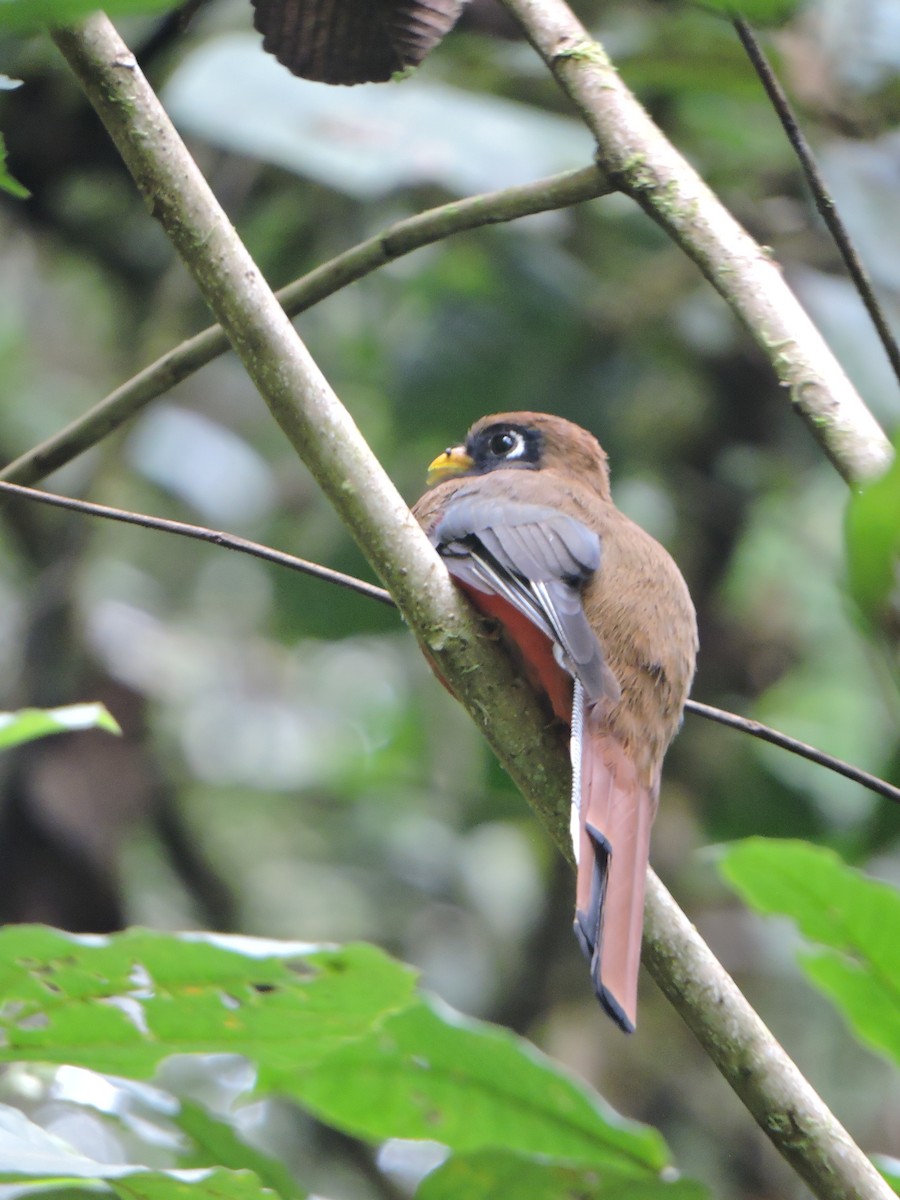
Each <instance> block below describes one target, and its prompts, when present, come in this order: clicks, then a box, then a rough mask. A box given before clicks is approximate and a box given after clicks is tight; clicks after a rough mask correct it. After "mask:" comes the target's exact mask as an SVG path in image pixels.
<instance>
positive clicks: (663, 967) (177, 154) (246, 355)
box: [54, 15, 892, 1200]
mask: <svg viewBox="0 0 900 1200" xmlns="http://www.w3.org/2000/svg"><path fill="white" fill-rule="evenodd" d="M54 38H55V41H56V43H57V45H58V47H59V48H60V50H61V52H62V53H63V55H64V56H65V58H66V59H67V61H68V62H69V64H70V66H71V68H72V70H73V71H74V72H75V74H76V75H77V76H78V78H79V80H80V81H81V83H82V86H83V87H84V89H85V92H86V93H87V95H88V97H89V99H90V101H91V103H92V104H93V105H94V107H95V109H96V110H97V112H98V113H99V115H100V116H101V118H102V119H103V121H104V123H105V124H106V127H107V129H108V130H109V132H110V134H111V136H112V138H113V140H114V142H115V143H116V145H117V147H118V149H119V152H120V153H121V155H122V157H123V159H124V160H125V162H126V164H127V165H128V167H129V169H130V170H131V172H132V174H133V175H134V178H135V180H136V182H137V184H138V186H139V188H140V190H141V192H142V193H143V195H144V196H145V198H146V199H147V201H148V204H149V206H150V208H151V211H152V212H153V214H154V216H156V217H157V219H158V220H159V221H160V222H161V224H162V225H163V227H164V229H165V230H166V232H167V234H168V235H169V237H170V238H171V240H172V241H173V243H174V244H175V246H176V248H177V250H178V251H179V253H180V254H181V256H182V257H183V259H184V261H185V263H186V265H187V266H188V269H189V270H190V271H191V273H192V275H193V277H194V279H195V281H196V282H197V285H198V287H199V288H200V290H201V292H202V293H203V295H204V297H205V299H206V301H207V303H208V304H209V305H210V307H211V308H212V309H213V311H214V313H215V315H216V316H217V318H218V319H219V320H220V322H221V324H222V326H223V328H224V329H225V331H226V333H227V334H228V337H229V340H230V341H231V343H232V345H233V346H234V348H235V350H236V351H237V353H238V354H239V356H240V357H241V360H242V361H243V363H244V365H245V367H246V369H247V371H248V373H249V374H250V376H251V378H252V379H253V382H254V383H255V384H256V387H257V389H258V390H259V392H260V394H261V395H262V396H263V398H264V399H265V401H266V403H267V404H268V405H269V408H270V410H271V411H272V414H273V416H274V417H275V419H276V420H277V421H278V422H279V424H280V426H281V427H282V429H283V430H284V432H285V433H286V435H287V436H288V437H289V439H290V440H291V442H292V444H293V445H294V446H295V447H296V449H297V451H298V453H299V454H300V455H301V457H302V458H303V459H304V461H305V462H306V464H307V466H308V467H309V468H310V470H311V471H312V473H313V475H314V476H315V477H316V479H317V480H318V481H319V483H320V485H321V486H322V488H323V490H324V491H325V492H326V494H327V495H328V497H329V498H330V500H331V501H332V503H333V504H334V505H335V508H336V509H337V510H338V512H339V513H340V514H341V516H342V517H343V519H344V520H345V522H346V523H347V525H348V527H349V528H350V529H351V531H352V532H353V534H354V536H355V537H356V538H357V540H358V541H359V543H360V545H361V546H362V547H363V549H364V550H365V552H366V554H367V555H368V557H369V559H370V561H371V562H372V565H373V566H374V567H375V569H376V571H377V572H378V573H379V575H381V577H382V579H383V580H384V582H385V583H386V584H387V586H388V588H389V590H390V591H391V592H392V594H393V595H394V597H395V599H396V601H397V603H398V606H399V607H400V609H401V611H402V613H403V615H404V617H405V618H406V619H407V621H408V622H409V624H410V625H411V626H412V628H413V630H414V632H415V633H416V635H417V636H418V637H419V639H420V641H421V642H422V644H423V645H424V646H425V648H426V650H427V651H428V652H429V653H430V654H431V655H432V657H433V659H434V660H435V661H436V662H438V663H439V665H440V668H441V671H442V672H443V673H444V675H445V676H446V678H447V679H448V681H449V682H450V683H451V684H452V685H453V687H454V690H455V691H456V692H457V694H458V695H459V698H460V699H461V700H462V701H463V703H464V704H465V706H466V708H467V709H468V711H469V712H470V713H471V714H472V716H473V717H474V719H475V720H476V722H477V724H478V725H479V726H480V727H481V728H482V730H483V731H484V732H485V734H486V736H487V737H488V740H489V741H490V742H491V745H492V746H493V747H494V749H495V750H496V751H497V753H498V756H499V757H500V760H501V762H502V763H503V765H504V766H505V767H506V769H507V770H508V771H509V773H510V774H511V775H512V777H513V779H514V780H515V782H516V783H517V785H518V786H519V787H520V789H521V790H522V792H523V794H524V795H525V796H526V797H527V798H528V799H529V800H530V801H531V802H532V803H533V804H534V806H535V808H536V810H537V811H538V812H539V814H540V815H541V818H542V820H543V821H544V823H545V824H546V825H547V827H548V829H549V830H550V832H551V834H552V835H553V836H554V838H555V839H556V841H557V843H558V844H559V845H560V846H566V845H567V819H566V815H565V810H566V804H567V797H566V790H567V789H566V780H567V776H568V761H567V755H566V751H565V748H564V746H563V743H562V741H561V739H560V737H559V736H558V734H557V733H556V732H555V731H554V730H552V729H547V728H546V727H545V726H544V725H543V721H542V718H541V715H540V713H539V711H538V709H537V705H536V702H535V699H534V696H533V695H532V693H531V692H530V691H529V690H528V689H527V688H525V687H523V686H522V684H521V682H520V681H519V680H517V679H516V677H515V673H514V671H513V670H512V667H511V664H510V662H509V661H508V660H507V659H506V658H505V656H504V655H503V654H502V653H501V652H500V650H499V647H498V646H496V645H494V644H493V643H492V642H491V641H490V640H489V639H486V638H485V637H484V636H483V633H482V631H481V630H480V628H479V626H478V625H477V624H476V622H475V621H474V619H473V617H472V614H471V613H470V612H469V611H468V610H467V608H466V606H465V604H464V603H463V602H462V601H461V599H460V597H459V596H458V594H457V593H456V592H455V590H454V588H453V585H452V584H451V583H450V581H449V577H448V575H447V573H446V571H445V569H444V567H443V565H442V564H441V563H440V561H439V559H438V558H437V556H436V554H435V553H434V552H433V550H432V548H431V546H430V545H429V543H428V541H427V539H426V538H425V537H424V535H423V534H422V533H421V531H420V530H419V528H418V526H417V525H416V523H415V521H414V520H413V518H412V517H411V515H410V513H409V511H408V509H407V508H406V506H405V505H404V504H403V502H402V500H401V499H400V497H399V496H398V495H397V493H396V491H395V490H394V489H393V487H392V485H391V483H390V480H389V479H388V478H387V476H386V475H385V474H384V472H383V470H382V468H381V466H380V464H379V463H378V461H377V460H376V459H375V458H374V457H373V456H372V455H371V453H370V452H369V451H368V448H367V447H366V445H365V443H364V442H363V440H362V438H361V436H360V434H359V431H358V430H357V429H356V426H355V425H354V424H353V422H352V420H351V419H350V417H349V415H348V414H347V413H346V412H345V411H344V410H343V408H342V407H341V406H340V404H339V402H338V401H337V398H336V397H335V396H334V394H333V392H332V391H331V389H330V388H329V387H328V384H327V383H326V381H325V379H324V378H323V376H322V374H321V372H320V371H319V369H318V368H317V366H316V365H315V363H314V362H313V360H312V358H311V357H310V355H309V353H308V351H307V350H306V348H305V346H304V345H303V344H302V342H301V341H300V339H299V337H298V336H297V335H296V333H295V332H294V330H293V328H292V326H291V325H290V322H289V321H288V318H287V317H286V316H285V314H284V312H283V310H282V309H281V307H280V306H279V304H278V302H277V300H276V299H275V297H274V296H273V295H272V293H271V292H270V291H269V290H268V288H267V287H266V285H265V282H264V280H263V279H262V277H261V275H260V273H259V271H258V269H257V267H256V266H255V264H254V263H253V261H252V259H251V258H250V257H249V255H248V254H247V252H246V250H245V249H244V247H243V246H242V244H241V243H240V241H239V239H238V237H237V235H236V233H235V232H234V230H233V229H232V228H231V227H230V225H229V224H228V221H227V219H226V217H225V215H224V213H223V212H222V210H221V209H220V207H219V206H218V204H217V202H216V201H215V198H214V197H213V196H212V193H211V192H210V190H209V188H208V186H207V185H206V182H205V180H204V179H203V177H202V176H201V174H200V172H199V171H198V169H197V167H196V164H195V163H194V162H193V160H192V159H191V157H190V155H189V154H188V153H187V151H186V150H185V148H184V146H183V144H182V143H181V141H180V139H179V138H178V136H177V134H176V133H175V131H174V129H173V128H172V126H171V124H170V122H169V121H168V118H167V117H166V115H165V113H164V111H163V110H162V108H161V106H160V105H159V103H158V101H157V100H156V97H155V96H154V95H153V93H152V91H151V89H150V88H149V87H148V85H147V83H146V81H145V80H144V78H143V76H142V74H141V72H140V70H139V69H138V66H137V64H136V62H135V60H134V57H133V55H131V54H130V52H129V51H128V49H127V47H126V46H125V45H124V44H123V43H122V41H121V40H120V39H119V37H118V35H117V33H116V31H115V30H114V29H113V27H112V26H111V25H110V23H109V22H108V20H107V19H106V18H105V17H103V16H102V15H97V16H95V17H93V18H92V19H91V20H90V21H88V22H87V23H86V24H85V25H84V26H83V27H82V28H81V29H79V30H75V29H67V30H58V31H57V32H56V33H55V35H54ZM649 882H650V887H649V890H648V913H647V939H646V943H647V949H646V960H647V962H648V964H649V965H650V967H651V969H652V970H653V972H654V975H655V976H656V977H657V979H658V981H659V982H660V984H661V986H662V987H663V989H664V990H665V991H666V994H667V995H669V996H670V997H671V998H672V999H673V1002H675V1003H676V1005H677V1006H678V1008H679V1011H681V1013H682V1015H683V1016H684V1018H685V1020H686V1021H687V1022H688V1024H690V1025H691V1027H692V1028H694V1029H695V1031H697V1032H698V1036H699V1037H700V1038H701V1040H702V1042H703V1044H704V1045H705V1046H706V1048H707V1049H708V1050H709V1052H710V1054H711V1055H712V1057H713V1058H714V1060H715V1062H716V1064H717V1065H718V1067H719V1069H720V1070H721V1071H722V1072H723V1074H724V1075H725V1077H726V1078H727V1079H728V1080H729V1082H730V1083H731V1084H732V1086H733V1087H734V1088H735V1089H736V1090H737V1091H738V1093H739V1094H740V1095H741V1096H742V1097H743V1098H744V1101H745V1103H746V1104H747V1105H748V1107H749V1108H750V1110H751V1111H752V1112H753V1114H754V1115H755V1116H756V1118H757V1120H758V1121H759V1122H760V1124H761V1125H762V1127H763V1128H764V1130H765V1131H766V1133H767V1134H768V1135H769V1137H770V1138H771V1139H772V1141H773V1142H774V1144H775V1145H776V1146H777V1148H778V1149H779V1150H780V1151H781V1153H782V1154H784V1155H785V1157H786V1158H788V1160H789V1161H790V1162H792V1163H793V1165H794V1166H795V1168H796V1169H797V1170H798V1172H799V1173H800V1174H801V1175H802V1176H803V1178H804V1179H806V1181H807V1182H808V1183H809V1185H810V1186H811V1187H812V1189H813V1190H814V1191H815V1192H816V1194H817V1195H818V1196H820V1197H822V1198H823V1200H838V1198H840V1200H845V1198H846V1197H847V1196H855V1197H860V1198H862V1200H869V1198H875V1197H881V1198H884V1200H887V1197H889V1196H891V1195H892V1192H891V1191H890V1189H889V1188H888V1187H887V1185H886V1184H885V1183H884V1182H883V1181H882V1179H881V1177H880V1176H879V1175H878V1173H877V1172H876V1171H875V1169H874V1167H873V1166H872V1165H871V1163H869V1161H868V1160H867V1159H866V1157H865V1155H863V1154H862V1152H861V1151H860V1150H859V1148H858V1147H857V1146H856V1145H855V1144H854V1142H853V1141H852V1139H851V1138H850V1136H849V1134H847V1132H846V1131H845V1130H844V1129H843V1128H842V1127H841V1125H840V1124H839V1122H838V1121H837V1120H836V1119H835V1118H834V1117H833V1116H832V1114H831V1113H829V1112H828V1110H827V1108H825V1106H824V1104H823V1103H822V1101H821V1100H820V1099H819V1097H818V1096H817V1095H816V1094H815V1092H814V1091H813V1090H812V1089H811V1088H810V1087H809V1085H808V1084H807V1083H806V1081H805V1080H804V1079H803V1077H802V1076H801V1075H800V1074H799V1072H798V1071H797V1068H796V1067H795V1066H794V1065H793V1064H792V1063H791V1061H790V1059H789V1058H788V1057H787V1056H786V1055H785V1053H784V1051H783V1050H782V1049H781V1047H780V1046H779V1045H778V1044H777V1042H776V1041H775V1040H774V1038H772V1036H771V1034H769V1033H768V1031H766V1030H765V1028H764V1026H763V1025H762V1023H761V1022H760V1021H759V1018H758V1017H756V1015H755V1014H754V1013H753V1011H752V1009H750V1007H749V1005H747V1002H746V1001H745V1000H743V998H742V997H741V996H740V993H739V992H737V989H736V988H735V986H734V984H733V982H732V981H731V980H730V978H729V977H728V975H727V974H726V973H725V971H724V970H723V969H722V967H721V966H720V965H719V964H718V963H717V962H716V960H715V959H714V957H713V956H712V954H711V952H710V951H709V949H708V948H707V947H706V946H705V944H704V943H703V941H702V939H700V937H699V936H698V934H697V933H696V931H695V930H694V929H693V928H692V926H691V925H690V923H689V922H688V921H687V918H686V917H684V915H683V914H682V913H681V912H680V910H679V909H678V908H677V906H676V905H675V904H674V902H672V900H671V898H670V897H669V896H668V894H667V893H666V892H665V889H663V888H662V885H661V884H660V883H659V882H658V880H657V879H656V877H655V876H653V875H652V873H651V878H650V881H649Z"/></svg>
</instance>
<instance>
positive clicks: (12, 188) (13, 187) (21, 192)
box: [0, 0, 31, 200]
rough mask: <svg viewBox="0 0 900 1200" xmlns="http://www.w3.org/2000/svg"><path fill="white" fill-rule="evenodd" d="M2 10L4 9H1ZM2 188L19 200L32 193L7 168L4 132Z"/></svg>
mask: <svg viewBox="0 0 900 1200" xmlns="http://www.w3.org/2000/svg"><path fill="white" fill-rule="evenodd" d="M0 3H2V0H0ZM0 11H2V9H0ZM6 78H7V77H6V76H5V75H0V81H2V80H4V79H6ZM10 82H14V81H10ZM7 90H8V88H7V87H4V86H3V84H2V82H0V91H7ZM0 189H2V190H3V191H4V192H9V194H10V195H11V196H15V197H16V199H17V200H27V199H28V197H29V196H30V195H31V192H29V190H28V188H27V187H25V186H24V185H23V184H21V183H19V181H18V179H14V178H13V177H12V175H10V173H9V171H8V170H7V167H6V142H5V141H4V138H3V134H2V133H0Z"/></svg>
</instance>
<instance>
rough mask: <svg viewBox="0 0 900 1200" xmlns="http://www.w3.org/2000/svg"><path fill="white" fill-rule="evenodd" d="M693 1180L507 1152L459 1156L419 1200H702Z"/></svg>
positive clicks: (426, 1184)
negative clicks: (502, 1199) (506, 1198)
mask: <svg viewBox="0 0 900 1200" xmlns="http://www.w3.org/2000/svg"><path fill="white" fill-rule="evenodd" d="M706 1194H707V1193H706V1189H705V1188H703V1187H702V1186H701V1185H700V1184H699V1183H695V1182H693V1181H692V1180H686V1179H676V1180H666V1179H663V1178H661V1177H658V1178H655V1179H648V1178H647V1176H646V1175H638V1174H635V1173H634V1172H631V1171H620V1170H617V1169H616V1168H614V1167H611V1166H604V1167H598V1166H597V1165H596V1163H588V1164H578V1163H555V1162H550V1161H548V1160H547V1159H543V1158H537V1157H534V1156H531V1155H526V1154H511V1153H509V1152H508V1151H505V1150H479V1151H476V1152H475V1153H474V1154H457V1155H454V1157H453V1158H451V1159H448V1161H447V1162H445V1163H444V1164H443V1165H442V1166H440V1167H438V1168H437V1170H436V1171H432V1173H431V1174H430V1175H427V1176H426V1177H425V1179H424V1180H423V1182H422V1184H421V1185H420V1186H419V1189H418V1191H417V1192H416V1200H459V1197H461V1196H464V1197H465V1200H495V1198H496V1197H497V1196H515V1198H516V1200H655V1198H657V1197H658V1198H659V1200H703V1197H704V1196H706Z"/></svg>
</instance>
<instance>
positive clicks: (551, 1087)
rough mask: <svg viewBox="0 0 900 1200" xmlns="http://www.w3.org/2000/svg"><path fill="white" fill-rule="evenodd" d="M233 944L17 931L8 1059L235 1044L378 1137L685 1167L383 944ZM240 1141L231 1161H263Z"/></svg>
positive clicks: (274, 1080)
mask: <svg viewBox="0 0 900 1200" xmlns="http://www.w3.org/2000/svg"><path fill="white" fill-rule="evenodd" d="M224 940H225V942H226V945H222V944H219V943H220V942H221V941H222V939H217V940H214V939H213V938H212V936H211V935H193V936H192V935H176V934H157V933H148V932H145V931H142V930H135V931H131V932H128V933H124V934H121V935H118V936H114V937H108V938H106V937H105V938H76V937H73V936H68V935H65V934H61V933H58V932H56V931H54V930H51V929H46V928H44V927H41V926H11V927H9V928H7V929H4V930H0V995H3V996H4V997H5V1001H4V1003H3V1005H2V1007H0V1031H2V1033H3V1035H4V1045H3V1047H2V1050H0V1061H16V1060H22V1059H27V1060H31V1061H45V1062H52V1063H71V1064H75V1065H80V1066H85V1067H90V1068H93V1069H94V1070H98V1071H106V1072H109V1073H114V1074H124V1075H136V1076H147V1075H149V1074H151V1073H152V1071H153V1069H154V1068H155V1067H156V1065H157V1064H158V1063H159V1062H160V1061H161V1060H162V1059H163V1058H164V1057H166V1056H167V1055H170V1054H174V1053H191V1052H194V1053H201V1052H203V1053H215V1052H218V1053H221V1052H233V1053H238V1054H242V1055H245V1056H246V1057H247V1058H248V1059H250V1060H251V1061H252V1062H253V1063H254V1064H255V1066H256V1069H257V1086H258V1090H259V1091H268V1092H273V1091H274V1092H278V1093H280V1094H282V1095H286V1096H289V1097H292V1098H294V1099H295V1100H297V1101H299V1102H300V1103H301V1104H303V1105H305V1106H306V1107H308V1108H309V1109H310V1110H311V1111H312V1112H314V1113H315V1114H317V1115H318V1116H320V1117H321V1118H322V1119H323V1120H325V1121H328V1122H330V1123H331V1124H333V1125H334V1126H336V1127H337V1128H339V1129H342V1130H345V1131H347V1132H349V1133H352V1134H355V1135H357V1136H360V1137H363V1138H368V1139H370V1140H372V1141H378V1140H381V1139H383V1138H389V1137H401V1138H428V1139H437V1140H439V1141H441V1142H443V1143H445V1144H446V1145H447V1146H449V1147H450V1148H451V1149H454V1150H461V1151H473V1150H478V1149H482V1148H485V1147H497V1148H502V1149H505V1150H508V1151H514V1152H517V1153H524V1154H530V1155H535V1154H540V1155H543V1156H546V1157H547V1158H555V1159H560V1158H562V1159H566V1160H575V1161H576V1162H578V1163H579V1164H591V1165H593V1166H602V1167H604V1168H610V1169H613V1170H615V1171H616V1172H619V1173H625V1174H629V1175H637V1176H639V1177H644V1178H655V1177H656V1176H658V1174H659V1172H660V1171H661V1170H662V1169H663V1168H664V1167H665V1166H666V1165H667V1163H668V1152H667V1149H666V1146H665V1144H664V1142H663V1140H662V1138H661V1137H660V1136H659V1134H657V1133H656V1131H655V1130H652V1129H648V1128H645V1127H642V1126H639V1125H635V1124H631V1123H628V1122H625V1121H623V1120H622V1119H621V1118H620V1117H618V1116H617V1115H616V1114H615V1113H612V1112H610V1111H608V1110H606V1109H605V1108H603V1106H602V1103H601V1101H600V1099H599V1097H597V1096H596V1095H595V1094H594V1093H592V1092H591V1091H590V1090H589V1089H588V1088H586V1087H585V1086H584V1085H582V1084H580V1083H578V1082H576V1081H575V1080H574V1079H571V1078H570V1077H569V1076H568V1075H566V1074H565V1073H564V1072H561V1071H560V1070H559V1069H558V1068H557V1067H555V1066H554V1064H553V1063H552V1062H551V1061H550V1060H549V1059H547V1058H545V1057H544V1056H543V1055H541V1054H539V1053H538V1052H537V1051H536V1050H534V1048H533V1047H532V1046H530V1044H529V1043H527V1042H526V1041H524V1040H523V1039H521V1038H517V1037H514V1036H513V1035H511V1034H508V1033H505V1032H503V1031H502V1030H499V1029H496V1028H494V1027H492V1026H488V1025H484V1024H480V1023H478V1022H473V1021H467V1020H464V1019H463V1018H461V1017H460V1016H459V1015H458V1014H456V1013H454V1012H452V1011H450V1010H444V1009H440V1010H435V1009H434V1008H433V1007H432V1006H431V1005H430V1004H429V1003H428V1002H427V1001H426V1000H425V999H424V998H423V997H421V996H420V995H419V994H417V993H416V991H415V989H414V975H413V972H412V971H411V970H410V969H409V968H407V967H404V966H402V965H401V964H399V963H395V962H393V961H392V960H390V959H388V958H387V957H386V956H385V955H384V954H382V953H381V952H379V951H378V950H376V949H374V948H373V947H368V946H349V947H347V948H345V949H341V950H316V949H306V948H303V947H300V948H298V947H295V946H291V945H289V944H285V945H281V944H279V943H271V942H265V941H262V942H259V941H256V940H255V939H252V938H244V939H241V938H229V939H224ZM193 1117H194V1118H197V1119H199V1115H198V1114H196V1113H194V1114H193ZM183 1119H184V1121H186V1122H187V1125H186V1126H185V1128H186V1131H188V1132H190V1133H191V1135H192V1136H193V1137H194V1138H195V1139H196V1140H197V1141H198V1143H199V1144H201V1146H202V1143H203V1142H204V1141H207V1142H208V1141H209V1139H210V1138H212V1139H213V1140H220V1135H221V1133H222V1131H221V1130H215V1129H212V1127H211V1126H210V1124H209V1122H206V1123H205V1124H204V1123H202V1122H201V1124H202V1128H200V1127H199V1126H196V1127H195V1128H193V1129H187V1126H189V1125H190V1124H191V1120H192V1114H191V1111H190V1110H189V1109H186V1110H183ZM225 1149H226V1150H227V1155H226V1156H225V1157H226V1162H227V1163H228V1164H229V1165H232V1166H240V1165H248V1166H253V1167H254V1168H258V1164H256V1163H253V1162H251V1161H250V1160H248V1159H246V1158H241V1157H240V1156H237V1155H236V1154H235V1153H234V1152H235V1150H236V1147H235V1145H234V1144H233V1143H232V1142H231V1141H230V1140H229V1145H228V1146H226V1147H225ZM219 1150H221V1145H220V1146H219ZM210 1157H211V1150H210ZM195 1161H196V1160H195ZM207 1161H209V1158H208V1159H207ZM272 1182H275V1180H274V1179H272ZM282 1183H283V1181H282Z"/></svg>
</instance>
